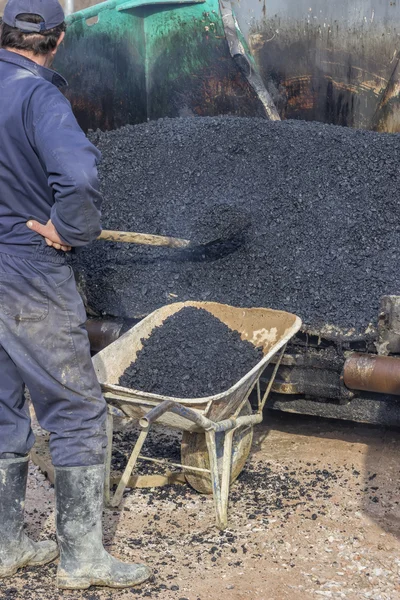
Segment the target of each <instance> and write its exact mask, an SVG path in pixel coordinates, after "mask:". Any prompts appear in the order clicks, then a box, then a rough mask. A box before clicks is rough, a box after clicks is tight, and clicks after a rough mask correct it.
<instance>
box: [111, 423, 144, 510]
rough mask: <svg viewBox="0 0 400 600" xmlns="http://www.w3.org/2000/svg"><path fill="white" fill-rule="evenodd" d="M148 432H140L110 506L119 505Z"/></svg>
mask: <svg viewBox="0 0 400 600" xmlns="http://www.w3.org/2000/svg"><path fill="white" fill-rule="evenodd" d="M149 430H150V428H148V429H145V430H143V431H141V432H140V435H139V437H138V440H137V442H136V444H135V447H134V449H133V451H132V454H131V456H130V458H129V461H128V464H127V465H126V467H125V471H124V472H123V474H122V477H121V479H120V482H119V484H118V487H117V490H116V492H115V494H114V496H113V497H112V499H111V503H110V505H111V506H118V505H119V503H120V502H121V500H122V496H123V494H124V490H125V488H126V486H127V485H128V482H129V478H130V476H131V475H132V471H133V469H134V468H135V465H136V462H137V459H138V457H139V454H140V451H141V449H142V446H143V444H144V443H145V441H146V438H147V435H148V433H149Z"/></svg>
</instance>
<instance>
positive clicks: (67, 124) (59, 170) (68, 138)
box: [32, 90, 102, 247]
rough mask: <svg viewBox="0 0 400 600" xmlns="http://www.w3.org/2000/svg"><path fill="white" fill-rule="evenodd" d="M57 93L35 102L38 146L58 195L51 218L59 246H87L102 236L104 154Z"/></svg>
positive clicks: (34, 126) (34, 129)
mask: <svg viewBox="0 0 400 600" xmlns="http://www.w3.org/2000/svg"><path fill="white" fill-rule="evenodd" d="M54 91H55V94H54V95H52V96H53V98H52V99H50V102H49V99H47V101H46V100H44V99H43V100H44V101H43V100H42V102H41V101H40V96H41V95H42V94H40V93H39V94H38V97H37V98H34V96H35V94H34V95H33V101H34V103H35V104H36V106H37V107H38V108H40V111H38V108H36V109H34V110H33V114H34V121H33V139H34V147H35V149H36V151H37V153H38V156H39V158H40V160H41V162H42V164H43V166H44V168H45V169H46V171H47V174H48V183H49V186H50V187H51V188H52V190H53V193H54V200H55V202H54V205H53V207H52V209H51V216H50V219H51V222H52V224H53V225H54V227H55V230H56V232H57V233H58V235H59V237H60V239H61V242H62V243H63V244H64V245H65V246H72V247H78V246H85V245H86V244H89V243H90V242H92V241H93V240H95V239H96V238H97V237H98V236H99V235H100V232H101V224H100V218H101V213H100V206H101V200H102V198H101V194H100V192H99V181H98V175H97V163H98V161H99V159H100V156H101V155H100V152H99V151H98V150H97V149H96V148H95V147H94V146H93V145H92V144H91V143H90V142H89V140H88V139H87V138H86V136H85V134H84V133H83V131H82V130H81V128H80V127H79V125H78V123H77V121H76V119H75V117H74V115H73V113H72V109H71V107H70V104H69V102H68V101H67V100H66V99H65V98H64V97H63V96H62V95H61V94H60V92H59V91H58V90H54ZM32 228H33V229H35V227H32ZM45 237H46V236H45ZM49 239H50V240H51V237H50V238H49ZM52 241H56V240H52Z"/></svg>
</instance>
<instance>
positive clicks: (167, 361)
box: [119, 307, 263, 398]
mask: <svg viewBox="0 0 400 600" xmlns="http://www.w3.org/2000/svg"><path fill="white" fill-rule="evenodd" d="M262 358H263V353H262V351H261V349H260V348H256V347H255V346H254V345H253V344H252V343H251V342H248V341H246V340H242V339H241V337H240V334H239V333H238V332H237V331H234V330H232V329H230V328H229V327H228V326H227V325H225V324H224V323H222V322H221V321H220V320H219V319H217V318H216V317H214V316H213V315H211V314H210V313H209V312H207V311H206V310H203V309H198V308H194V307H185V308H183V309H182V310H180V311H179V312H177V313H175V314H173V315H172V316H170V317H168V318H167V319H166V320H165V321H164V323H163V324H162V325H161V326H160V327H156V328H155V329H154V330H153V332H152V334H151V335H150V337H149V338H147V339H144V340H143V349H142V350H140V352H139V353H138V355H137V357H136V360H135V361H134V362H133V363H132V364H131V365H130V366H129V367H128V368H127V369H126V371H125V372H124V373H123V374H122V375H121V377H120V379H119V384H120V385H122V386H124V387H128V388H133V389H136V390H141V391H144V392H148V393H153V394H160V395H164V396H173V397H177V398H202V397H205V396H213V395H215V394H219V393H221V392H224V391H226V390H228V389H229V388H230V387H232V385H234V384H235V383H237V382H238V381H239V380H240V379H241V378H242V377H243V376H244V375H246V373H248V372H249V371H250V370H251V369H252V368H253V367H254V366H255V365H256V364H257V363H258V362H259V361H260V360H261V359H262Z"/></svg>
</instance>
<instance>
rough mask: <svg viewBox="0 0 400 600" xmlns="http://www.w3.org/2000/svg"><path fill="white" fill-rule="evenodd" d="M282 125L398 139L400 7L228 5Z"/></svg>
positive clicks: (380, 2)
mask: <svg viewBox="0 0 400 600" xmlns="http://www.w3.org/2000/svg"><path fill="white" fill-rule="evenodd" d="M232 4H233V8H234V12H235V14H236V17H237V20H238V22H239V26H240V28H241V30H242V31H243V34H244V36H245V37H246V39H247V41H248V43H249V46H250V48H251V50H252V52H253V55H254V57H255V61H256V64H257V66H258V69H259V71H260V73H261V75H262V78H263V80H264V83H265V84H266V85H267V87H269V88H270V92H271V93H272V95H273V96H274V94H273V90H272V89H271V82H272V86H273V87H274V88H275V94H277V97H275V98H274V99H275V102H276V104H277V106H278V110H279V112H280V114H281V116H282V117H283V118H301V119H306V120H318V121H324V122H328V123H334V124H338V125H347V126H350V127H357V128H365V129H375V130H377V131H388V132H397V131H400V112H399V107H400V103H399V99H398V93H399V91H400V82H399V53H398V35H399V30H400V3H398V2H395V1H387V0H376V1H374V2H372V0H363V1H362V2H361V1H360V2H356V3H355V2H348V1H347V0H338V1H336V2H329V1H328V0H311V1H310V0H261V1H259V0H246V2H244V1H243V0H232Z"/></svg>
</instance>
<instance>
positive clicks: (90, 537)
mask: <svg viewBox="0 0 400 600" xmlns="http://www.w3.org/2000/svg"><path fill="white" fill-rule="evenodd" d="M55 474H56V478H55V487H56V515H57V517H56V518H57V537H58V544H59V547H60V564H59V567H58V572H57V585H58V587H59V588H61V589H81V590H83V589H87V588H88V587H90V586H91V585H101V586H107V587H113V588H124V587H132V586H134V585H138V584H140V583H143V582H144V581H146V579H148V578H149V577H150V576H151V571H150V569H149V568H148V567H146V566H145V565H141V564H126V563H123V562H121V561H119V560H117V559H116V558H114V557H113V556H111V555H110V554H108V552H106V550H105V549H104V547H103V534H102V523H101V521H102V513H103V493H104V465H94V466H90V467H56V468H55Z"/></svg>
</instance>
